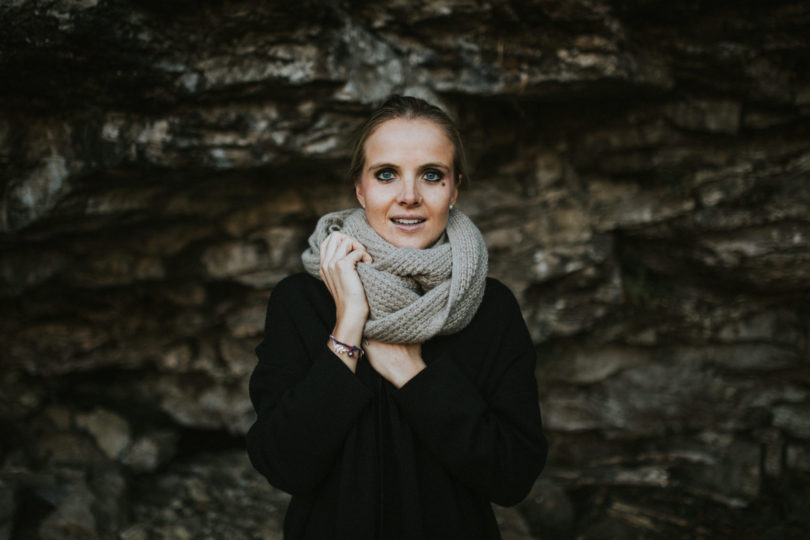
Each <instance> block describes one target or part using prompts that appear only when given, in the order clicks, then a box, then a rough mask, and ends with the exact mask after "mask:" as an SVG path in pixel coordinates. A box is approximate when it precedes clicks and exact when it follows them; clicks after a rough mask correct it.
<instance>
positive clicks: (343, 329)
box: [318, 232, 371, 371]
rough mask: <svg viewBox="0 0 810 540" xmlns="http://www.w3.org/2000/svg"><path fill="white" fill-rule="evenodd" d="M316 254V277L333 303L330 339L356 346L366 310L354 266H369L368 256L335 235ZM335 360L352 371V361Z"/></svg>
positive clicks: (357, 244) (348, 238)
mask: <svg viewBox="0 0 810 540" xmlns="http://www.w3.org/2000/svg"><path fill="white" fill-rule="evenodd" d="M320 254H321V263H320V269H319V271H318V274H319V275H320V276H321V279H322V280H323V282H324V283H325V284H326V288H327V289H329V293H330V294H331V295H332V298H333V299H334V301H335V310H336V322H335V328H334V330H333V331H332V335H334V336H335V338H336V339H337V340H338V341H342V342H343V343H347V344H350V345H356V346H360V340H361V339H362V337H363V327H364V326H365V324H366V319H367V318H368V311H369V308H368V301H367V300H366V291H365V289H364V288H363V283H362V282H361V281H360V276H359V275H358V274H357V263H358V262H361V261H362V262H365V263H370V262H371V255H369V254H368V252H367V251H366V248H365V247H364V246H363V245H362V244H361V243H360V242H358V241H357V240H355V239H354V238H352V237H351V236H348V235H345V234H343V233H339V232H333V233H331V234H330V235H329V236H327V237H326V239H325V240H324V241H323V242H322V243H321V245H320ZM333 350H334V349H333ZM338 356H339V357H340V359H341V360H343V361H344V363H346V365H347V366H349V368H350V369H351V370H352V371H354V369H355V367H356V364H357V359H356V357H355V358H349V357H348V356H347V355H346V354H338Z"/></svg>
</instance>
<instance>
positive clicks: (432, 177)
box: [424, 169, 444, 182]
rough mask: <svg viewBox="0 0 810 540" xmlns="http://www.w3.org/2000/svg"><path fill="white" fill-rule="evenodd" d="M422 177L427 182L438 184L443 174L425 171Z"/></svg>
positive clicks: (434, 170)
mask: <svg viewBox="0 0 810 540" xmlns="http://www.w3.org/2000/svg"><path fill="white" fill-rule="evenodd" d="M424 177H425V180H427V181H428V182H439V181H441V179H442V178H444V174H443V173H442V172H441V171H437V170H436V169H427V170H426V171H425V174H424Z"/></svg>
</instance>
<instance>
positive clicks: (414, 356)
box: [363, 339, 427, 388]
mask: <svg viewBox="0 0 810 540" xmlns="http://www.w3.org/2000/svg"><path fill="white" fill-rule="evenodd" d="M363 349H365V351H366V358H368V362H369V364H371V367H373V368H374V370H375V371H376V372H377V373H379V374H380V375H382V376H383V377H384V378H385V379H386V380H387V381H388V382H390V383H391V384H393V385H394V386H395V387H396V388H402V386H403V385H404V384H405V383H407V382H408V381H410V380H411V379H412V378H413V377H414V376H415V375H416V374H417V373H419V372H420V371H422V370H423V369H425V367H427V366H426V365H425V362H424V361H423V360H422V344H421V343H409V344H404V343H384V342H382V341H377V340H376V339H369V340H368V341H367V342H366V343H365V344H364V345H363Z"/></svg>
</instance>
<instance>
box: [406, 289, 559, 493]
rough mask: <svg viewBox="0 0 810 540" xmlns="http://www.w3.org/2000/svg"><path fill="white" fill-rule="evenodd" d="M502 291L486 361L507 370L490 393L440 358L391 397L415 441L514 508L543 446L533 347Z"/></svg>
mask: <svg viewBox="0 0 810 540" xmlns="http://www.w3.org/2000/svg"><path fill="white" fill-rule="evenodd" d="M501 287H503V286H502V285H501ZM503 288H504V289H505V287H503ZM506 293H507V295H508V297H507V298H506V306H501V307H505V308H506V309H505V312H507V313H510V314H511V316H510V317H506V318H505V322H506V324H504V325H503V326H502V328H503V331H502V334H501V336H500V339H499V344H500V345H499V346H498V347H497V351H498V352H497V354H496V358H494V359H493V361H494V362H504V363H506V364H504V365H505V368H504V370H503V371H502V372H501V374H500V376H499V380H498V381H497V382H496V383H495V384H494V387H493V388H492V389H491V390H487V391H486V393H485V392H483V391H482V390H480V389H479V388H478V387H477V386H476V385H475V383H474V382H473V381H472V380H471V379H470V376H469V375H468V373H466V372H465V371H464V370H462V369H461V368H460V367H459V366H458V365H457V363H456V362H455V361H454V360H455V359H451V358H450V357H448V356H447V355H445V356H440V357H438V358H436V359H435V360H434V361H433V362H431V363H430V364H429V365H428V366H427V367H426V368H425V369H423V370H422V371H421V372H420V373H419V374H417V375H416V376H415V377H414V378H413V379H411V380H410V381H408V383H406V384H405V385H404V386H403V387H402V388H400V389H399V390H398V391H397V392H396V393H395V399H396V400H397V405H398V406H399V408H400V410H401V411H402V413H403V415H404V416H405V417H406V418H407V419H408V422H409V423H410V424H411V426H412V428H413V429H414V431H415V432H416V434H417V436H418V437H419V438H420V439H421V440H422V441H423V443H424V444H425V445H426V446H427V447H428V448H429V449H430V451H431V452H432V453H433V454H434V455H435V456H436V458H437V459H438V460H439V461H440V463H442V464H443V466H444V467H445V468H446V469H447V470H448V471H449V472H450V473H451V474H453V475H454V476H455V477H456V478H457V479H458V480H459V481H460V482H462V483H463V484H465V485H467V486H468V487H470V488H472V489H473V490H475V491H478V492H479V493H481V494H482V495H483V496H485V497H486V498H487V499H488V500H490V501H492V502H495V503H496V504H499V505H502V506H513V505H515V504H517V503H519V502H520V501H521V500H523V499H524V498H525V497H526V495H527V494H528V493H529V491H530V490H531V487H532V485H533V484H534V481H535V479H536V478H537V476H538V475H539V474H540V472H541V471H542V469H543V466H544V465H545V461H546V456H547V453H548V445H547V442H546V438H545V436H544V435H543V430H542V420H541V417H540V409H539V404H538V396H537V383H536V380H535V376H534V368H535V359H536V353H535V350H534V345H533V344H532V341H531V338H530V336H529V333H528V330H527V329H526V324H525V322H524V321H523V317H522V315H521V314H520V310H519V308H518V306H517V302H516V301H515V300H514V297H513V296H512V295H511V293H509V292H508V290H506ZM515 314H516V316H515ZM474 354H478V353H474ZM480 354H486V353H480ZM465 360H469V359H465V358H459V359H458V361H459V362H464V361H465Z"/></svg>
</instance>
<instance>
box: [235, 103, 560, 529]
mask: <svg viewBox="0 0 810 540" xmlns="http://www.w3.org/2000/svg"><path fill="white" fill-rule="evenodd" d="M359 133H360V134H359V137H358V140H357V143H356V145H355V151H354V156H353V160H352V167H351V169H350V172H351V175H352V178H353V180H354V184H355V191H356V194H357V199H358V201H359V202H360V205H361V206H362V208H357V209H352V210H344V211H341V212H334V213H332V214H327V215H325V216H323V217H322V218H321V219H320V221H319V222H318V225H317V227H316V230H315V232H314V233H313V235H312V236H311V237H310V240H309V249H308V250H307V251H306V252H305V253H304V255H303V257H302V258H303V261H304V266H305V268H306V269H307V272H308V273H302V274H297V275H293V276H290V277H288V278H286V279H285V280H283V281H282V282H281V283H279V284H278V286H277V287H276V288H275V289H274V291H273V294H272V296H271V298H270V302H269V306H268V311H267V320H266V326H265V336H264V340H263V341H262V343H261V344H260V345H259V346H258V348H257V349H256V352H257V355H258V357H259V362H258V364H257V366H256V369H255V371H254V373H253V375H252V377H251V381H250V397H251V400H252V401H253V405H254V407H255V409H256V412H257V419H256V422H255V424H254V425H253V426H252V427H251V429H250V431H249V433H248V438H247V443H248V453H249V455H250V458H251V461H252V463H253V465H254V467H255V468H256V469H257V470H258V471H259V472H261V473H262V474H263V475H265V476H266V477H267V479H268V480H269V481H270V483H271V484H273V485H274V486H276V487H278V488H279V489H282V490H284V491H286V492H289V493H291V494H292V500H291V501H290V505H289V508H288V511H287V515H286V518H285V522H284V533H285V538H288V539H317V540H323V539H332V538H335V539H352V540H358V539H359V540H362V539H384V540H388V539H403V540H419V539H433V538H435V539H442V540H447V539H456V538H459V539H461V538H463V539H476V538H480V539H492V538H500V534H499V532H498V527H497V524H496V522H495V518H494V516H493V513H492V509H491V506H490V501H492V502H495V503H497V504H499V505H504V506H508V505H514V504H517V503H518V502H520V501H521V500H522V499H523V498H524V497H525V496H526V495H527V493H528V492H529V490H530V488H531V486H532V484H533V483H534V480H535V478H536V477H537V475H538V474H540V471H541V470H542V468H543V465H544V463H545V458H546V452H547V446H546V440H545V438H544V436H543V433H542V426H541V420H540V411H539V409H538V399H537V388H536V382H535V379H534V365H535V351H534V347H533V344H532V342H531V339H530V338H529V333H528V331H527V329H526V325H525V323H524V322H523V319H522V316H521V313H520V310H519V308H518V305H517V302H516V301H515V299H514V297H513V296H512V294H511V293H510V292H509V290H508V289H507V288H506V287H505V286H504V285H502V284H501V283H500V282H498V281H496V280H494V279H490V278H487V277H486V273H487V253H486V246H485V244H484V241H483V238H482V237H481V234H480V232H479V231H478V229H477V228H476V227H475V226H474V225H473V224H472V222H471V221H470V220H469V219H468V218H467V217H466V216H464V215H463V214H462V213H461V212H460V211H458V210H457V209H454V208H453V205H454V204H455V202H456V199H457V197H458V187H459V184H460V182H461V181H462V178H463V175H464V170H465V163H464V162H465V160H464V150H463V147H462V144H461V139H460V137H459V134H458V130H457V129H456V127H455V126H454V124H453V122H452V121H451V120H450V119H449V117H448V116H447V115H446V114H445V113H444V112H443V111H441V110H440V109H438V108H437V107H434V106H432V105H429V104H428V103H427V102H425V101H422V100H420V99H416V98H411V97H399V96H394V97H392V98H391V99H389V100H388V101H387V102H386V103H385V104H383V105H382V106H381V107H380V108H379V109H377V110H376V111H375V112H374V113H373V114H372V116H371V117H370V118H369V119H368V121H367V122H366V123H365V125H364V126H363V127H362V129H361V130H360V132H359Z"/></svg>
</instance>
